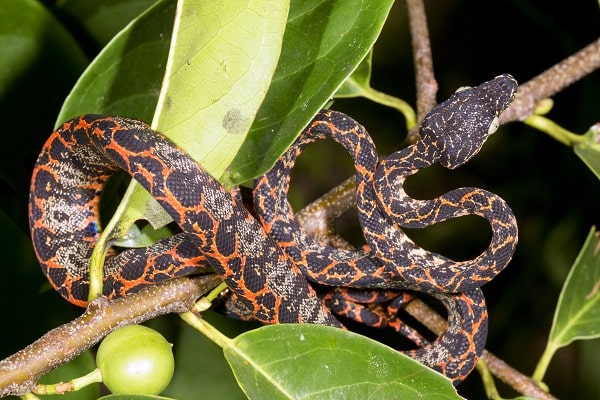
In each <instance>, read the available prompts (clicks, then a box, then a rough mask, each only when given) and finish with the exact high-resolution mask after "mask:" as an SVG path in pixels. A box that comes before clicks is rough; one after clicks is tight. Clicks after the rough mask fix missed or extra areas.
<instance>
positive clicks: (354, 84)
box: [335, 51, 373, 99]
mask: <svg viewBox="0 0 600 400" xmlns="http://www.w3.org/2000/svg"><path fill="white" fill-rule="evenodd" d="M372 59H373V51H369V54H367V56H366V57H365V58H364V59H363V60H362V61H361V63H360V64H359V65H358V68H356V70H355V71H354V72H353V73H352V75H350V77H348V79H346V80H345V81H344V83H343V84H342V86H340V88H339V89H338V90H337V92H335V97H336V98H340V99H343V98H346V97H358V96H363V94H364V93H365V92H366V91H368V90H369V89H370V87H371V66H372Z"/></svg>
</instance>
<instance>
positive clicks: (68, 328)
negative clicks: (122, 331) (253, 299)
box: [0, 274, 222, 397]
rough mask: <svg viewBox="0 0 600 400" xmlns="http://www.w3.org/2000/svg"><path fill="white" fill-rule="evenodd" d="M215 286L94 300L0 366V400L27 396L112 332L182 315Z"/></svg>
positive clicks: (202, 283) (199, 283)
mask: <svg viewBox="0 0 600 400" xmlns="http://www.w3.org/2000/svg"><path fill="white" fill-rule="evenodd" d="M221 281H222V279H221V278H220V277H219V276H218V275H217V274H206V275H197V276H194V277H183V278H178V279H173V280H168V281H166V282H163V283H161V284H157V285H154V286H148V287H146V288H144V289H142V290H141V291H139V292H137V293H134V294H132V295H129V296H126V297H123V298H118V299H115V300H111V301H109V300H107V299H106V298H100V299H97V300H94V301H93V302H91V303H90V304H89V305H88V308H87V309H86V310H85V312H84V313H83V314H82V315H81V316H80V317H78V318H76V319H74V320H73V321H71V322H68V323H66V324H64V325H62V326H59V327H58V328H55V329H53V330H51V331H50V332H48V333H46V334H45V335H44V336H42V337H41V338H39V339H38V340H36V341H35V342H33V343H32V344H30V345H29V346H27V347H25V348H24V349H22V350H20V351H18V352H17V353H15V354H13V355H11V356H9V357H7V358H5V359H4V360H2V361H0V397H4V396H8V395H22V394H25V393H29V392H30V391H31V389H32V387H33V385H35V384H36V383H37V381H38V379H39V378H40V376H42V375H44V374H45V373H47V372H49V371H51V370H53V369H55V368H57V367H59V366H60V365H62V364H65V363H67V362H68V361H70V360H72V359H73V358H75V357H77V356H78V355H79V354H81V353H83V352H84V351H85V350H87V349H89V348H90V347H92V346H93V345H94V344H96V343H97V342H99V341H100V340H101V339H102V338H103V337H104V336H106V335H107V334H108V333H110V332H111V331H113V330H115V329H116V328H118V327H121V326H124V325H130V324H139V323H141V322H143V321H146V320H149V319H152V318H154V317H156V316H158V315H163V314H168V313H181V312H185V311H188V310H189V309H190V308H191V307H192V305H193V304H194V302H195V300H196V299H198V298H199V297H200V296H202V295H203V294H205V293H206V292H208V291H209V290H210V289H212V288H213V287H214V286H216V285H217V284H218V283H219V282H221Z"/></svg>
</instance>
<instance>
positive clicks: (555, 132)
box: [523, 115, 585, 147]
mask: <svg viewBox="0 0 600 400" xmlns="http://www.w3.org/2000/svg"><path fill="white" fill-rule="evenodd" d="M523 122H524V123H525V124H527V125H529V126H531V127H533V128H536V129H537V130H539V131H542V132H544V133H547V134H548V135H550V136H552V137H553V138H554V139H556V140H558V141H559V142H561V143H563V144H565V145H567V146H571V147H572V146H574V145H576V144H582V143H584V142H585V138H584V137H583V136H582V135H577V134H575V133H573V132H570V131H568V130H566V129H565V128H563V127H561V126H560V125H558V124H557V123H556V122H554V121H552V120H550V119H548V118H546V117H543V116H541V115H532V116H530V117H528V118H527V119H525V121H523Z"/></svg>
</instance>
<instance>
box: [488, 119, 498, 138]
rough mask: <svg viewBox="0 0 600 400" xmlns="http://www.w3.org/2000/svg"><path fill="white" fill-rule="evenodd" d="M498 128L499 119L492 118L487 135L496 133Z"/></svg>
mask: <svg viewBox="0 0 600 400" xmlns="http://www.w3.org/2000/svg"><path fill="white" fill-rule="evenodd" d="M499 126H500V119H499V118H498V117H494V119H493V120H492V123H491V124H490V127H489V128H488V135H491V134H492V133H494V132H496V131H497V130H498V127H499Z"/></svg>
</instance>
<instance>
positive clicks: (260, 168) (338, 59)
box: [221, 0, 393, 184]
mask: <svg viewBox="0 0 600 400" xmlns="http://www.w3.org/2000/svg"><path fill="white" fill-rule="evenodd" d="M392 4H393V1H392V0H380V1H370V0H309V1H307V0H303V1H300V0H296V1H292V3H291V6H290V15H289V18H288V24H287V26H286V31H285V36H284V38H283V47H282V51H281V56H280V58H279V64H278V65H277V70H276V71H275V75H274V77H273V82H272V83H271V87H270V88H269V92H268V93H267V96H266V98H265V101H264V102H263V104H262V106H261V108H260V111H259V113H258V115H257V116H256V119H255V121H254V124H253V125H252V130H251V131H250V134H249V135H248V138H247V140H246V141H245V142H244V144H243V146H242V147H241V148H240V151H239V153H238V154H237V155H236V158H235V159H234V161H233V163H232V164H231V166H230V167H229V169H228V171H227V173H226V174H225V175H224V176H223V177H222V178H221V181H224V182H227V183H229V184H239V183H241V182H244V181H246V180H248V179H251V178H253V177H255V176H257V175H260V174H262V173H264V172H266V171H267V170H268V169H269V168H270V167H271V166H272V165H273V164H274V163H275V160H276V159H277V158H278V157H279V156H280V155H281V154H282V153H283V152H284V151H285V150H286V149H287V147H288V146H289V145H290V144H291V143H292V142H293V141H294V139H295V138H296V137H297V136H298V134H299V133H300V131H301V130H302V129H303V128H304V127H305V126H306V124H307V123H308V122H309V121H310V119H311V118H312V116H313V115H314V114H315V113H316V112H317V111H319V109H320V108H322V107H323V106H324V105H325V103H327V101H329V99H330V98H331V97H332V96H333V95H334V93H335V92H336V90H337V89H338V88H339V87H340V85H341V84H342V83H343V82H344V80H345V79H346V78H347V77H348V76H350V75H351V74H352V72H353V71H354V70H355V69H356V68H357V66H358V65H359V64H360V62H361V60H363V59H364V58H365V55H366V54H367V53H368V52H369V50H370V49H371V47H372V45H373V43H374V42H375V40H376V39H377V37H378V36H379V33H380V31H381V28H382V27H383V24H384V22H385V20H386V18H387V15H388V13H389V10H390V7H391V6H392Z"/></svg>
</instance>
